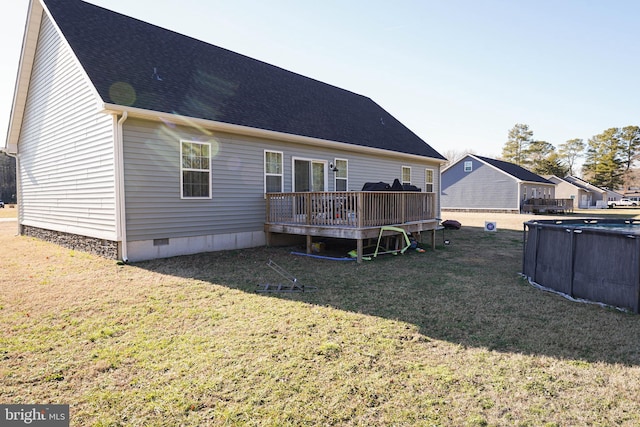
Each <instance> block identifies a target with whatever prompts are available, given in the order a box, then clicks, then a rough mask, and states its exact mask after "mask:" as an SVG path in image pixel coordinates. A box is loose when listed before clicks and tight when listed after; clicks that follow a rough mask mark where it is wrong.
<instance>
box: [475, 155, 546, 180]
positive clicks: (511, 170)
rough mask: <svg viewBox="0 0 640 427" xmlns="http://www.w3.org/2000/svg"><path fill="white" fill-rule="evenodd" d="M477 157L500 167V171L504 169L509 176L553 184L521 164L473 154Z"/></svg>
mask: <svg viewBox="0 0 640 427" xmlns="http://www.w3.org/2000/svg"><path fill="white" fill-rule="evenodd" d="M475 157H477V158H478V159H480V160H482V161H483V162H486V163H489V164H490V165H491V166H493V167H496V168H498V169H500V170H501V171H504V172H506V173H508V174H509V175H511V176H514V177H516V178H518V179H519V180H521V181H528V182H540V183H543V184H553V182H551V181H549V180H547V179H545V178H543V177H541V176H540V175H537V174H535V173H533V172H531V171H528V170H527V169H525V168H523V167H522V166H518V165H516V164H514V163H509V162H505V161H502V160H496V159H490V158H489V157H482V156H475Z"/></svg>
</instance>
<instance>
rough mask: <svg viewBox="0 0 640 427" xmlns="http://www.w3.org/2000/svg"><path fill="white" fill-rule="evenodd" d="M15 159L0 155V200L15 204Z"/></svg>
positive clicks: (4, 154)
mask: <svg viewBox="0 0 640 427" xmlns="http://www.w3.org/2000/svg"><path fill="white" fill-rule="evenodd" d="M16 194H17V190H16V159H14V158H13V157H9V156H7V154H6V153H0V200H2V201H4V202H5V203H16Z"/></svg>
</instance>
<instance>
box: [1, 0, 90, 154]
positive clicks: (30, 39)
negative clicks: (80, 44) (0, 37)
mask: <svg viewBox="0 0 640 427" xmlns="http://www.w3.org/2000/svg"><path fill="white" fill-rule="evenodd" d="M45 14H46V15H47V17H48V18H49V20H50V21H51V23H52V25H53V27H54V28H55V30H56V32H57V33H58V35H59V36H60V37H61V38H62V40H63V41H64V44H65V45H66V47H67V49H69V52H70V53H71V55H72V56H73V58H74V61H75V62H76V66H77V67H78V68H79V69H80V70H82V74H83V78H84V79H85V80H86V82H87V84H88V86H89V87H90V88H91V91H92V92H93V94H94V97H95V99H96V108H99V107H100V106H101V105H102V99H101V98H100V95H99V94H98V91H97V90H96V88H95V86H94V85H93V83H92V82H91V79H90V78H89V75H88V74H87V73H86V71H85V69H84V67H83V66H82V64H81V63H80V61H79V60H78V58H77V57H76V55H75V53H74V52H73V49H71V46H70V45H69V43H68V42H67V39H66V38H65V37H64V34H62V31H60V28H59V27H58V24H57V23H56V21H55V20H54V19H53V17H52V16H51V13H50V12H49V10H48V9H47V7H46V5H45V4H44V2H43V1H42V0H31V1H30V3H29V11H28V13H27V22H26V24H25V32H24V37H23V40H22V52H21V53H20V63H19V65H18V76H17V78H16V85H15V89H14V95H13V105H12V107H11V116H10V119H9V129H8V131H7V140H6V146H7V152H9V153H11V154H17V153H18V140H19V138H20V131H21V130H22V121H23V119H24V112H25V108H26V103H27V94H28V92H29V84H30V80H31V73H32V71H33V63H34V61H35V56H36V49H37V47H38V38H39V35H40V26H41V25H42V19H43V18H44V16H45Z"/></svg>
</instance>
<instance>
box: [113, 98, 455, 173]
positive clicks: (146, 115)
mask: <svg viewBox="0 0 640 427" xmlns="http://www.w3.org/2000/svg"><path fill="white" fill-rule="evenodd" d="M102 112H103V113H107V114H121V113H123V112H127V114H128V115H129V117H130V118H131V117H136V118H140V119H147V120H157V121H162V122H168V123H173V124H176V125H184V126H196V127H202V128H205V129H208V130H212V131H219V132H227V133H232V134H240V135H246V136H252V137H255V138H263V139H269V140H275V141H284V142H292V143H296V144H304V145H311V146H319V145H320V146H322V147H328V148H333V149H336V150H349V151H356V152H361V153H368V154H374V155H384V156H394V157H402V158H405V159H414V160H420V161H425V160H429V161H431V162H435V163H440V164H442V163H445V162H446V161H445V160H442V159H437V158H434V157H426V156H420V155H417V154H408V153H401V152H398V151H391V150H383V149H380V148H372V147H365V146H361V145H355V144H349V143H345V142H338V141H331V140H327V139H321V138H313V137H308V136H302V135H295V134H290V133H284V132H277V131H272V130H265V129H259V128H253V127H249V126H243V125H235V124H231V123H224V122H219V121H215V120H208V119H199V118H194V117H188V116H182V115H178V114H172V113H164V112H159V111H152V110H145V109H141V108H135V107H127V106H123V105H117V104H108V103H105V104H103V105H102Z"/></svg>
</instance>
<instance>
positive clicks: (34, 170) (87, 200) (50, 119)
mask: <svg viewBox="0 0 640 427" xmlns="http://www.w3.org/2000/svg"><path fill="white" fill-rule="evenodd" d="M41 26H42V28H41V32H40V38H39V40H38V47H37V50H36V56H35V63H34V68H33V71H32V76H31V81H30V86H29V91H28V95H27V104H26V109H25V116H24V120H23V123H22V131H21V135H20V139H19V143H18V151H19V156H20V170H19V172H18V173H19V174H20V183H21V192H20V204H21V218H20V223H21V224H22V225H27V226H32V227H39V228H44V229H49V230H55V231H62V232H67V233H72V234H79V235H83V236H89V237H95V238H100V239H108V240H116V220H115V217H116V215H115V185H114V182H115V181H114V155H113V119H112V117H111V116H108V115H104V114H100V113H98V112H97V111H98V109H97V103H96V97H95V95H94V92H93V91H92V90H91V88H90V84H89V82H88V81H87V80H86V78H85V76H84V74H83V73H82V71H81V69H80V68H79V66H78V65H77V62H76V61H75V59H74V57H73V55H72V54H71V52H70V50H69V49H68V47H67V46H66V44H65V43H64V42H63V40H62V39H61V38H60V36H59V35H58V33H57V32H56V30H55V29H54V27H53V25H52V24H51V22H50V21H49V19H48V18H47V17H46V16H45V17H44V18H43V20H42V24H41Z"/></svg>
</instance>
